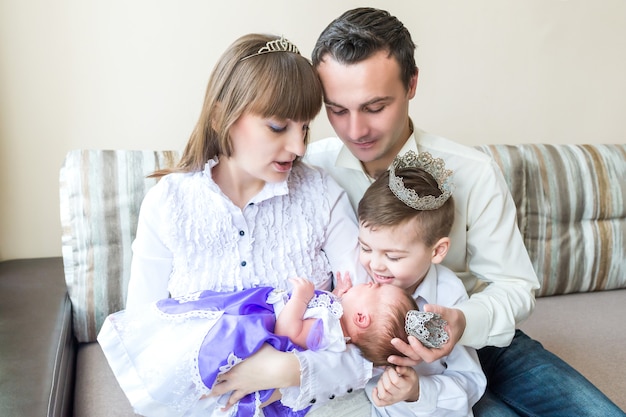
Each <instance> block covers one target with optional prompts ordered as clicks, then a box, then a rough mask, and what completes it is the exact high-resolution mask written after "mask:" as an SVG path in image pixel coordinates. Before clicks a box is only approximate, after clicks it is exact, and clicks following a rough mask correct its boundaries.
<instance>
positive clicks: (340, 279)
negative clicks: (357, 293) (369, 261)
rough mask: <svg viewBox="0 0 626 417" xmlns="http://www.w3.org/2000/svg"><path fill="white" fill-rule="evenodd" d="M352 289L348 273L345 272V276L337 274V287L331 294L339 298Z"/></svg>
mask: <svg viewBox="0 0 626 417" xmlns="http://www.w3.org/2000/svg"><path fill="white" fill-rule="evenodd" d="M350 288H352V278H350V273H349V272H346V273H345V274H343V275H342V274H341V272H337V285H336V286H335V289H334V290H333V294H335V295H336V296H337V297H341V296H342V295H344V294H345V293H346V291H348V290H349V289H350Z"/></svg>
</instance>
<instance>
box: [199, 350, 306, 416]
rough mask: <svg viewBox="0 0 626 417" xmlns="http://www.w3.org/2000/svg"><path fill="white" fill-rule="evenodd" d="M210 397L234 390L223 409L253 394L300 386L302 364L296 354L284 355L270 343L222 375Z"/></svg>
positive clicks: (284, 353)
mask: <svg viewBox="0 0 626 417" xmlns="http://www.w3.org/2000/svg"><path fill="white" fill-rule="evenodd" d="M218 378H219V381H218V382H217V383H216V384H215V385H214V386H213V389H212V390H211V394H210V396H211V397H218V396H220V395H223V394H226V393H227V392H230V391H232V394H231V395H230V398H229V399H228V403H227V404H226V406H225V407H224V410H228V409H229V408H230V407H232V406H233V405H234V404H236V403H237V401H239V400H241V399H242V398H243V397H245V396H246V395H248V394H250V393H251V392H256V391H261V390H266V389H271V388H284V387H291V386H298V385H300V362H299V361H298V358H297V357H296V355H294V354H293V353H286V352H281V351H278V350H276V349H274V348H273V347H272V346H270V345H268V344H267V343H266V344H264V345H263V347H261V349H259V350H258V351H257V352H256V353H255V354H254V355H252V356H250V357H249V358H247V359H246V360H244V361H243V362H241V363H239V364H237V365H235V366H233V368H232V369H231V370H230V371H228V372H226V373H225V374H222V375H220V376H219V377H218Z"/></svg>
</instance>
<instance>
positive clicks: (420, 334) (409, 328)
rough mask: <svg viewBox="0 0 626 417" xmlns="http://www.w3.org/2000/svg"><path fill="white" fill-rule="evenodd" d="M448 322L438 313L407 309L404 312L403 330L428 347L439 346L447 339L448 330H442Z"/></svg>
mask: <svg viewBox="0 0 626 417" xmlns="http://www.w3.org/2000/svg"><path fill="white" fill-rule="evenodd" d="M446 324H448V322H446V321H445V320H444V319H442V318H441V316H440V315H439V314H436V313H430V312H427V311H417V310H409V312H408V313H406V321H405V323H404V330H406V333H407V334H408V335H411V336H415V337H417V340H419V341H420V342H422V344H423V345H424V346H426V347H428V348H439V347H441V345H443V344H444V343H446V342H447V341H448V339H449V336H448V332H446V331H445V330H444V327H445V325H446Z"/></svg>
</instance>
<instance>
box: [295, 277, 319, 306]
mask: <svg viewBox="0 0 626 417" xmlns="http://www.w3.org/2000/svg"><path fill="white" fill-rule="evenodd" d="M289 281H291V283H292V284H293V289H292V291H291V298H292V299H298V300H301V301H302V302H303V303H304V304H307V305H308V304H309V301H311V298H313V296H314V295H315V285H314V284H313V283H312V282H311V281H309V280H308V279H305V278H300V277H297V278H289Z"/></svg>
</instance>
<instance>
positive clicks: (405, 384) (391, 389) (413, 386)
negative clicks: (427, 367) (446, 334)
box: [372, 366, 420, 407]
mask: <svg viewBox="0 0 626 417" xmlns="http://www.w3.org/2000/svg"><path fill="white" fill-rule="evenodd" d="M419 398H420V386H419V376H418V375H417V372H415V369H413V368H410V367H405V366H396V367H393V366H388V367H387V368H386V369H385V372H383V374H382V375H381V377H380V379H379V380H378V384H376V388H374V390H373V391H372V399H373V400H374V404H375V405H376V406H378V407H386V406H388V405H391V404H395V403H398V402H400V401H417V400H419Z"/></svg>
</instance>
